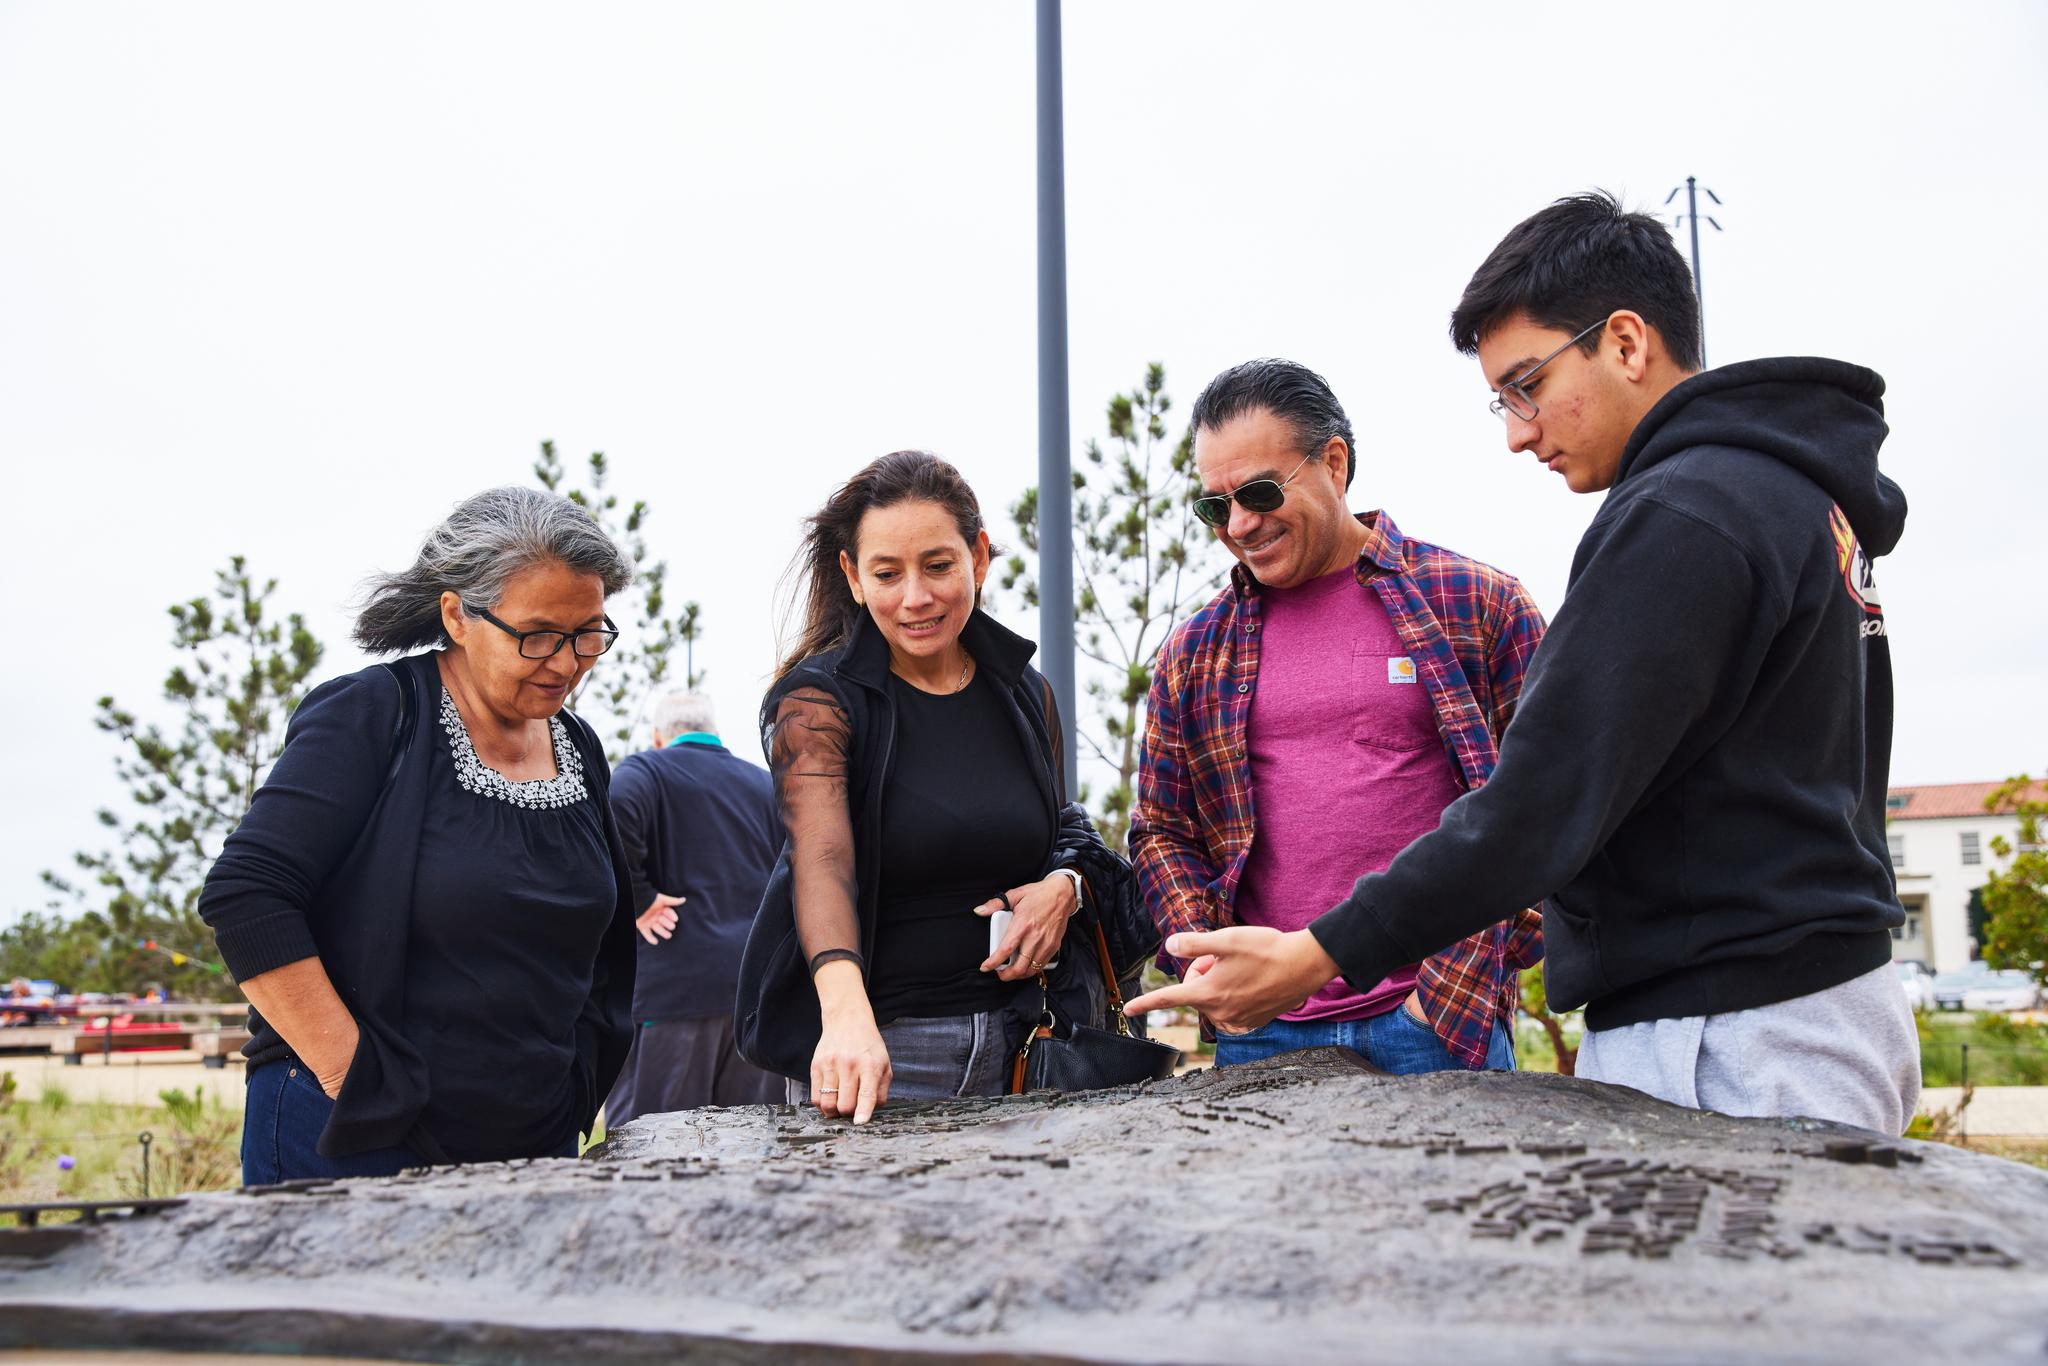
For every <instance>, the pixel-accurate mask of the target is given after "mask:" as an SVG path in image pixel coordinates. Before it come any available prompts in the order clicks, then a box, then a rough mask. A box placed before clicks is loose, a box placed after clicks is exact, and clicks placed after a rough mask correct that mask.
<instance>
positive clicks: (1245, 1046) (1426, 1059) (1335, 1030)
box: [1216, 1006, 1515, 1076]
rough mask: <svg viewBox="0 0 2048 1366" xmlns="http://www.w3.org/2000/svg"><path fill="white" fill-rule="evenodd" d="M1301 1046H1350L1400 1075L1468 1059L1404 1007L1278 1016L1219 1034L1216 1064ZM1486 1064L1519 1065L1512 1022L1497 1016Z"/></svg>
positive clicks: (1499, 1068)
mask: <svg viewBox="0 0 2048 1366" xmlns="http://www.w3.org/2000/svg"><path fill="white" fill-rule="evenodd" d="M1297 1048H1348V1049H1350V1050H1351V1051H1352V1052H1354V1053H1356V1054H1358V1056H1359V1057H1361V1058H1364V1059H1365V1060H1366V1061H1367V1062H1369V1063H1371V1064H1372V1065H1373V1066H1374V1067H1377V1068H1379V1069H1380V1071H1382V1072H1391V1073H1393V1074H1394V1075H1395V1076H1413V1075H1415V1074H1416V1073H1418V1072H1451V1071H1459V1070H1462V1069H1463V1068H1464V1064H1463V1063H1461V1062H1459V1061H1458V1060H1457V1058H1455V1057H1453V1056H1452V1055H1451V1050H1450V1049H1448V1048H1446V1047H1444V1041H1443V1040H1442V1039H1439V1038H1438V1037H1437V1036H1436V1031H1435V1030H1433V1029H1431V1028H1430V1027H1429V1026H1428V1025H1426V1024H1424V1023H1423V1022H1422V1021H1420V1020H1418V1019H1416V1018H1415V1017H1414V1016H1413V1015H1410V1014H1409V1013H1408V1011H1407V1009H1406V1008H1405V1007H1402V1006H1395V1007H1394V1008H1393V1009H1392V1010H1389V1011H1386V1012H1384V1013H1382V1014H1379V1015H1373V1016H1369V1017H1367V1018H1366V1019H1363V1020H1275V1021H1273V1022H1272V1023H1271V1024H1268V1025H1261V1026H1260V1027H1259V1028H1257V1029H1254V1030H1252V1031H1251V1032H1250V1033H1249V1034H1224V1033H1221V1032H1220V1031H1219V1032H1218V1033H1217V1035H1216V1065H1217V1066H1218V1067H1234V1066H1236V1065H1237V1064H1238V1063H1243V1062H1257V1061H1258V1060H1259V1059H1261V1058H1270V1057H1272V1056H1273V1055H1274V1054H1276V1053H1292V1052H1293V1051H1294V1050H1295V1049H1297ZM1486 1065H1487V1067H1488V1068H1489V1069H1491V1070H1493V1071H1496V1072H1512V1071H1514V1070H1515V1046H1514V1043H1513V1041H1512V1040H1511V1039H1510V1038H1509V1037H1508V1031H1507V1026H1506V1025H1504V1024H1502V1023H1501V1022H1500V1021H1498V1020H1496V1021H1494V1024H1493V1038H1492V1040H1491V1041H1490V1042H1489V1043H1488V1044H1487V1047H1486Z"/></svg>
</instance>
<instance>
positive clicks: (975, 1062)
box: [785, 1010, 1029, 1105]
mask: <svg viewBox="0 0 2048 1366" xmlns="http://www.w3.org/2000/svg"><path fill="white" fill-rule="evenodd" d="M1028 1029H1029V1025H1028V1024H1027V1022H1026V1021H1024V1020H1022V1019H1020V1018H1018V1017H1017V1016H1016V1015H1015V1014H1013V1013H1012V1012H1010V1011H1007V1010H986V1011H983V1012H982V1013H981V1014H979V1015H937V1016H923V1015H920V1016H909V1017H905V1018H903V1019H900V1020H891V1021H889V1023H887V1024H885V1025H883V1026H882V1045H883V1047H885V1048H887V1049H888V1050H889V1099H890V1100H892V1101H895V1100H951V1099H952V1098H953V1097H955V1096H1001V1095H1007V1094H1009V1090H1010V1067H1011V1064H1012V1062H1013V1061H1014V1060H1015V1059H1016V1057H1017V1050H1018V1049H1019V1048H1021V1047H1023V1045H1024V1035H1025V1033H1026V1032H1027V1031H1028ZM785 1094H786V1095H787V1097H788V1100H789V1103H790V1104H791V1105H807V1104H809V1103H810V1099H811V1084H810V1082H808V1081H798V1080H797V1079H796V1078H794V1077H791V1078H789V1079H788V1082H787V1087H786V1091H785Z"/></svg>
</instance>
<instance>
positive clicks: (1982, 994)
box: [1963, 972, 2041, 1010]
mask: <svg viewBox="0 0 2048 1366" xmlns="http://www.w3.org/2000/svg"><path fill="white" fill-rule="evenodd" d="M2040 1004H2041V986H2040V984H2039V983H2038V982H2036V981H2035V980H2034V979H2033V977H2032V976H2031V975H2030V974H2028V973H2024V972H1987V973H1985V974H1984V975H1983V976H1981V977H1979V978H1978V979H1977V981H1976V982H1975V984H1973V985H1972V986H1971V987H1970V989H1969V990H1967V991H1965V992H1964V993H1963V1009H1964V1010H2032V1009H2034V1008H2035V1007H2037V1006H2039V1005H2040Z"/></svg>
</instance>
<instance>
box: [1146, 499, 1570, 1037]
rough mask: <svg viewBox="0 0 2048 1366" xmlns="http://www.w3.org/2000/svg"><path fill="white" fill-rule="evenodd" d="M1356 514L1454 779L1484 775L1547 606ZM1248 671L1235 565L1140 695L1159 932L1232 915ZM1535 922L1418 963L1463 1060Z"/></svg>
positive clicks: (1218, 922) (1518, 923)
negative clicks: (1143, 708) (1148, 692)
mask: <svg viewBox="0 0 2048 1366" xmlns="http://www.w3.org/2000/svg"><path fill="white" fill-rule="evenodd" d="M1358 520H1359V521H1360V522H1361V523H1363V524H1364V526H1365V528H1366V542H1365V549H1364V551H1363V552H1362V553H1361V554H1360V555H1359V557H1358V565H1357V574H1358V582H1359V583H1360V584H1361V585H1362V586H1364V587H1365V588H1367V589H1370V590H1371V591H1372V592H1374V593H1377V594H1378V595H1379V599H1380V601H1381V602H1382V603H1383V604H1385V606H1386V609H1387V615H1388V616H1389V617H1390V618H1391V619H1392V620H1393V623H1394V629H1395V630H1396V631H1397V632H1399V633H1400V636H1401V641H1402V644H1403V645H1405V646H1406V647H1407V650H1408V653H1409V655H1410V657H1411V658H1413V659H1414V661H1415V669H1416V672H1417V673H1418V674H1419V675H1420V676H1421V679H1422V683H1423V686H1424V687H1425V688H1426V689H1427V690H1428V693H1429V699H1430V702H1431V704H1432V705H1433V706H1434V707H1435V709H1436V724H1437V733H1438V734H1439V735H1441V736H1442V737H1443V744H1444V753H1445V755H1446V757H1448V758H1449V760H1450V761H1451V764H1452V766H1453V768H1454V769H1455V770H1456V771H1457V774H1458V778H1459V781H1460V783H1461V784H1462V785H1463V786H1464V787H1465V788H1466V789H1467V790H1468V791H1469V790H1471V789H1473V788H1476V787H1479V786H1481V785H1483V784H1484V783H1485V782H1486V780H1487V778H1488V777H1489V776H1490V775H1491V774H1492V773H1493V765H1494V759H1495V752H1496V751H1495V747H1496V746H1497V745H1498V743H1499V741H1500V735H1501V732H1502V730H1504V729H1505V728H1506V726H1507V724H1508V718H1509V717H1510V716H1512V715H1513V714H1514V710H1515V699H1516V698H1517V697H1519V696H1520V695H1521V691H1522V675H1523V674H1524V673H1525V672H1526V671H1527V669H1528V667H1529V660H1530V658H1531V656H1533V655H1534V654H1535V653H1536V643H1537V642H1538V641H1539V640H1541V639H1542V637H1543V615H1542V613H1540V612H1538V611H1537V610H1536V604H1535V603H1534V602H1533V601H1531V600H1530V598H1529V595H1528V593H1527V592H1526V591H1525V590H1524V589H1523V587H1522V585H1521V584H1520V583H1519V582H1518V581H1517V580H1515V579H1514V578H1513V577H1512V576H1510V575H1507V574H1503V573H1501V572H1500V571H1499V570H1497V569H1493V568H1491V567H1489V566H1487V565H1483V564H1480V563H1479V562H1478V561H1476V560H1468V559H1466V558H1465V557H1464V556H1462V555H1456V554H1453V553H1452V552H1451V551H1448V550H1444V549H1442V548H1440V547H1438V546H1433V545H1429V544H1426V543H1424V542H1422V541H1411V540H1408V539H1406V538H1404V537H1403V536H1402V535H1401V532H1400V529H1399V528H1398V527H1396V526H1395V525H1394V520H1393V518H1391V517H1389V516H1387V515H1386V513H1384V512H1372V513H1367V514H1365V515H1364V516H1362V517H1360V518H1359V519H1358ZM1258 676H1259V596H1258V584H1257V582H1256V581H1255V580H1254V579H1253V578H1252V577H1251V575H1250V574H1249V573H1247V572H1246V571H1245V568H1244V566H1243V565H1239V566H1237V567H1236V568H1235V569H1233V570H1232V571H1231V581H1230V586H1229V587H1227V588H1225V589H1224V590H1223V591H1222V592H1221V593H1218V594H1217V595H1216V598H1215V600H1214V601H1212V602H1210V603H1209V605H1208V606H1206V607H1204V608H1203V609H1202V610H1201V611H1199V612H1197V613H1195V615H1193V616H1191V617H1189V618H1188V619H1187V620H1186V621H1184V622H1182V623H1181V624H1180V626H1179V627H1177V628H1176V629H1175V630H1174V633H1173V635H1172V636H1171V637H1170V638H1169V639H1168V640H1167V642H1166V645H1165V646H1164V647H1163V648H1162V649H1161V650H1160V652H1159V665H1158V668H1157V669H1155V670H1154V672H1153V676H1152V692H1151V696H1150V697H1149V699H1148V700H1147V702H1146V718H1145V739H1144V747H1143V750H1142V753H1141V757H1140V761H1139V766H1138V801H1137V807H1136V809H1135V810H1134V811H1133V813H1132V816H1131V835H1130V850H1131V863H1132V865H1133V866H1134V867H1135V868H1136V870H1137V874H1138V887H1139V890H1140V892H1141V893H1142V894H1143V896H1144V898H1145V904H1146V905H1147V906H1148V907H1149V908H1150V909H1151V912H1152V918H1153V920H1154V921H1155V922H1157V924H1158V926H1159V928H1160V931H1161V932H1162V933H1164V934H1175V933H1178V932H1179V931H1182V930H1213V929H1218V928H1220V927H1222V926H1225V925H1235V924H1236V923H1237V916H1236V912H1235V904H1236V900H1237V886H1238V880H1239V879H1240V878H1241V877H1242V876H1243V874H1244V866H1245V860H1246V858H1247V856H1248V855H1249V854H1250V853H1251V847H1252V829H1253V820H1252V775H1251V761H1250V759H1249V758H1248V757H1247V754H1248V753H1249V749H1248V746H1247V744H1246V729H1247V726H1248V723H1249V720H1250V716H1251V695H1252V689H1253V687H1254V686H1255V684H1256V683H1257V680H1258ZM1361 871H1363V870H1361ZM1542 924H1543V922H1542V919H1541V917H1540V916H1539V915H1538V914H1537V913H1536V912H1535V911H1534V910H1524V911H1520V912H1518V913H1517V914H1516V915H1515V917H1514V919H1513V920H1507V921H1501V922H1500V923H1498V924H1495V925H1491V926H1489V927H1487V928H1486V929H1484V930H1481V931H1480V932H1479V933H1478V934H1475V935H1473V936H1471V937H1470V938H1468V939H1462V940H1460V941H1458V942H1457V943H1456V944H1454V945H1452V946H1451V947H1450V948H1448V949H1445V950H1444V951H1443V952H1442V953H1439V954H1436V955H1435V956H1434V957H1431V958H1428V959H1426V960H1424V961H1423V963H1422V964H1421V967H1420V971H1419V973H1418V975H1417V982H1416V988H1417V991H1418V993H1419V995H1420V998H1421V1005H1422V1010H1423V1013H1424V1014H1425V1015H1427V1016H1428V1017H1429V1021H1430V1024H1431V1026H1432V1027H1433V1028H1434V1029H1435V1030H1436V1032H1437V1035H1438V1037H1439V1038H1441V1039H1442V1040H1443V1041H1444V1044H1445V1046H1446V1047H1447V1048H1448V1049H1449V1050H1450V1051H1451V1053H1452V1055H1453V1056H1455V1057H1456V1058H1457V1059H1458V1060H1459V1061H1460V1062H1462V1063H1464V1064H1465V1065H1466V1066H1467V1067H1471V1068H1479V1067H1483V1066H1484V1065H1485V1063H1486V1048H1487V1044H1488V1042H1489V1041H1490V1040H1491V1038H1492V1035H1493V1025H1494V1021H1496V1020H1504V1021H1506V1022H1507V1024H1508V1026H1509V1028H1510V1030H1512V1028H1513V1024H1514V1015H1515V1007H1516V1005H1517V1003H1518V1002H1519V1001H1520V999H1521V988H1520V981H1519V978H1518V976H1517V974H1518V973H1519V972H1520V970H1521V969H1522V968H1525V967H1528V966H1529V965H1531V964H1533V963H1535V962H1536V961H1537V960H1539V959H1540V958H1541V957H1542V956H1543V929H1542ZM1161 962H1162V964H1164V965H1167V966H1171V967H1172V968H1173V969H1174V970H1175V971H1176V973H1177V972H1178V971H1179V970H1180V969H1181V968H1183V967H1184V966H1185V964H1183V963H1180V962H1177V961H1174V960H1171V959H1168V958H1166V957H1165V956H1164V955H1163V954H1162V956H1161ZM1353 985H1355V986H1359V987H1360V988H1361V989H1364V988H1369V987H1370V986H1371V985H1372V983H1370V982H1365V983H1354V984H1353Z"/></svg>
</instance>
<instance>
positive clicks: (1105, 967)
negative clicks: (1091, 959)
mask: <svg viewBox="0 0 2048 1366" xmlns="http://www.w3.org/2000/svg"><path fill="white" fill-rule="evenodd" d="M1090 928H1091V929H1093V930H1094V931H1095V933H1094V935H1093V936H1092V938H1093V939H1094V940H1095V956H1096V958H1097V960H1098V961H1099V962H1100V963H1101V964H1102V983H1103V986H1104V987H1106V988H1107V989H1108V991H1109V1022H1110V1024H1111V1025H1113V1026H1115V1028H1116V1032H1117V1033H1119V1034H1121V1035H1123V1036H1124V1037H1125V1038H1127V1039H1128V1038H1130V1037H1131V1022H1130V1021H1129V1020H1127V1019H1125V1018H1124V993H1123V988H1121V987H1119V986H1118V985H1117V984H1116V968H1115V967H1114V966H1113V965H1112V964H1111V963H1110V961H1109V941H1108V940H1107V939H1105V938H1103V936H1102V926H1101V924H1100V923H1097V924H1095V925H1093V926H1090Z"/></svg>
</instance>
